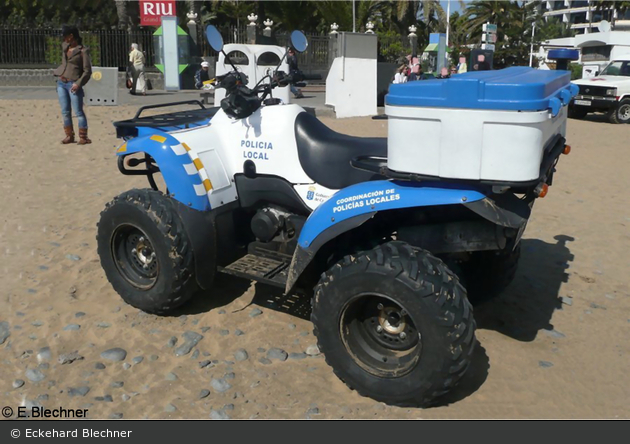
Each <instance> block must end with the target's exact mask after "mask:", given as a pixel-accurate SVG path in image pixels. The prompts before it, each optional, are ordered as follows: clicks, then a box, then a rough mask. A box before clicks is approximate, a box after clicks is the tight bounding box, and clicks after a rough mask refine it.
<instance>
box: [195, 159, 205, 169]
mask: <svg viewBox="0 0 630 444" xmlns="http://www.w3.org/2000/svg"><path fill="white" fill-rule="evenodd" d="M193 163H194V164H195V168H197V171H199V170H203V163H201V160H200V159H199V158H196V159H194V160H193Z"/></svg>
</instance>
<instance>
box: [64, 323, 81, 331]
mask: <svg viewBox="0 0 630 444" xmlns="http://www.w3.org/2000/svg"><path fill="white" fill-rule="evenodd" d="M79 329H81V326H80V325H79V324H68V325H66V326H65V327H64V328H63V330H64V331H77V330H79Z"/></svg>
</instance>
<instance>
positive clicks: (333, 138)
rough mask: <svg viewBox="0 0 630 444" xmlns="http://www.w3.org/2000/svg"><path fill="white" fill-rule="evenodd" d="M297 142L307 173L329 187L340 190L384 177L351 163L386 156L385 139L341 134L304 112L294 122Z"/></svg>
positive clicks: (301, 161)
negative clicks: (371, 157) (368, 157)
mask: <svg viewBox="0 0 630 444" xmlns="http://www.w3.org/2000/svg"><path fill="white" fill-rule="evenodd" d="M295 139H296V142H297V148H298V156H299V158H300V164H301V165H302V168H303V169H304V172H306V174H308V177H310V178H311V179H313V181H315V182H316V183H318V184H320V185H322V186H325V187H326V188H330V189H332V190H339V189H341V188H345V187H347V186H350V185H353V184H355V183H360V182H367V181H369V180H375V179H383V178H384V177H383V176H379V175H378V174H375V173H372V172H369V171H363V170H359V169H356V168H354V167H353V166H352V165H350V161H351V160H352V159H353V158H355V157H359V156H376V157H387V138H385V137H352V136H348V135H345V134H339V133H336V132H334V131H333V130H331V129H330V128H328V127H327V126H326V125H324V124H323V123H322V122H320V121H319V119H317V118H316V117H315V116H313V115H311V114H309V113H306V112H304V113H300V114H298V116H297V118H296V119H295Z"/></svg>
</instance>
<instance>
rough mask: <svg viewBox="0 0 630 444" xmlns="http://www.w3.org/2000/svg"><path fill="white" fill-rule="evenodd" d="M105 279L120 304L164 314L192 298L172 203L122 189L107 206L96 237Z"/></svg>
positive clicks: (189, 261) (188, 259) (155, 194)
mask: <svg viewBox="0 0 630 444" xmlns="http://www.w3.org/2000/svg"><path fill="white" fill-rule="evenodd" d="M96 240H97V244H98V254H99V256H100V258H101V265H102V267H103V270H104V271H105V275H106V276H107V279H108V280H109V282H110V283H111V284H112V286H113V287H114V290H116V292H118V294H120V296H121V297H122V298H123V300H124V301H125V302H127V303H128V304H130V305H132V306H134V307H136V308H139V309H140V310H143V311H146V312H148V313H157V314H165V313H167V312H169V311H172V310H173V309H175V308H177V307H179V306H180V305H182V304H183V303H184V302H186V301H187V300H188V299H190V298H191V297H192V295H193V294H194V292H195V291H196V289H197V283H196V281H195V279H194V276H193V274H192V270H193V269H194V268H193V251H192V248H191V245H190V241H189V239H188V236H187V234H186V232H185V230H184V227H183V224H182V222H181V220H180V218H179V216H178V214H177V213H176V210H175V205H174V204H173V201H172V200H171V199H170V198H169V197H167V196H164V195H163V194H162V193H160V192H159V191H153V190H132V191H127V192H125V193H123V194H121V195H120V196H118V197H116V198H114V200H113V201H112V202H110V203H108V204H107V206H106V207H105V210H103V212H102V213H101V220H100V222H99V224H98V234H97V237H96Z"/></svg>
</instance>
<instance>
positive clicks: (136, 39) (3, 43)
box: [0, 26, 409, 73]
mask: <svg viewBox="0 0 630 444" xmlns="http://www.w3.org/2000/svg"><path fill="white" fill-rule="evenodd" d="M219 31H220V32H221V34H222V35H223V37H224V41H225V43H226V44H228V43H245V42H246V41H247V30H246V28H245V27H240V28H236V27H228V26H226V27H220V28H219ZM154 32H155V31H154V30H153V29H139V30H137V31H134V32H131V33H128V32H127V31H124V30H118V29H107V30H95V31H84V32H81V37H82V38H83V44H84V45H85V46H88V47H89V48H90V54H91V57H92V64H93V65H95V66H103V67H117V68H119V69H121V70H124V69H125V68H126V67H127V65H128V63H129V62H128V60H129V49H130V46H131V44H132V43H138V44H139V45H140V49H141V50H143V51H144V52H145V54H146V61H145V64H146V66H147V67H149V68H151V67H154V66H155V63H156V62H157V57H156V49H157V48H155V47H154V37H153V33H154ZM274 37H275V39H276V41H277V43H278V44H279V45H281V46H285V45H287V43H288V40H289V35H288V34H287V33H278V34H276V35H275V36H274ZM306 37H307V39H308V49H307V50H306V51H305V52H304V53H301V54H298V64H299V66H300V69H301V70H302V71H304V72H306V73H310V72H314V71H315V72H319V73H324V72H325V71H327V70H328V68H329V67H330V62H331V60H330V58H329V51H330V46H329V39H330V37H329V36H328V35H321V34H312V33H308V34H306ZM379 40H380V52H381V55H382V56H383V57H384V58H385V59H387V60H388V61H389V59H390V58H391V59H394V58H395V57H398V56H399V55H398V53H400V52H401V51H402V50H403V49H406V46H408V45H409V43H408V40H407V39H406V38H405V37H400V36H389V37H384V38H381V39H379ZM197 41H198V47H197V51H195V52H193V54H195V53H196V55H195V57H192V58H191V60H190V63H198V62H199V61H200V59H199V57H216V55H217V54H216V52H214V51H213V50H212V49H211V48H210V46H209V45H208V42H207V41H206V38H205V36H204V35H203V29H202V27H198V36H197ZM390 53H391V54H390ZM60 63H61V32H60V30H59V29H6V28H0V68H7V67H8V68H50V67H56V66H58V65H59V64H60Z"/></svg>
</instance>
